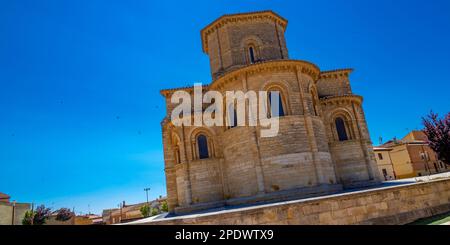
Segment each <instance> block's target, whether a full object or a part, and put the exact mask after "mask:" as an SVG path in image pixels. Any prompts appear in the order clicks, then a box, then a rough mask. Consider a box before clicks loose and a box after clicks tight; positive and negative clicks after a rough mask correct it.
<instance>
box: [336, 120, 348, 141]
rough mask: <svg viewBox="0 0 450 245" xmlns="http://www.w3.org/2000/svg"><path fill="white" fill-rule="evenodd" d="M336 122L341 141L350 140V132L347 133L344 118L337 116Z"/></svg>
mask: <svg viewBox="0 0 450 245" xmlns="http://www.w3.org/2000/svg"><path fill="white" fill-rule="evenodd" d="M335 124H336V132H337V134H338V139H339V141H346V140H348V134H347V130H346V129H345V122H344V119H342V118H340V117H338V118H336V120H335Z"/></svg>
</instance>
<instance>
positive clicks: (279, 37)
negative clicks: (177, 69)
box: [201, 11, 289, 80]
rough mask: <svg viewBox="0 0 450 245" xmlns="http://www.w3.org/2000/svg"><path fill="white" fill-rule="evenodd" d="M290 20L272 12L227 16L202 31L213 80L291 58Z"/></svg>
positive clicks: (204, 50)
mask: <svg viewBox="0 0 450 245" xmlns="http://www.w3.org/2000/svg"><path fill="white" fill-rule="evenodd" d="M286 27H287V20H285V19H284V18H282V17H280V16H279V15H277V14H275V13H274V12H272V11H265V12H259V13H258V12H257V13H246V14H236V15H224V16H222V17H220V18H219V19H217V20H216V21H214V22H212V23H211V24H209V25H208V26H207V27H205V28H204V29H203V30H202V31H201V36H202V44H203V52H205V53H206V54H208V55H209V59H210V66H211V75H212V78H213V80H216V79H217V78H218V77H220V76H222V75H224V74H225V73H227V72H229V71H233V70H236V69H239V68H241V67H243V66H246V65H249V64H254V63H259V62H264V61H270V60H283V59H288V58H289V56H288V50H287V48H286V41H285V38H284V32H285V30H286Z"/></svg>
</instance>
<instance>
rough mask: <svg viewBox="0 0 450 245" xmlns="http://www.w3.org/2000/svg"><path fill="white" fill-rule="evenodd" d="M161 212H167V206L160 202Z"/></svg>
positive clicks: (165, 203)
mask: <svg viewBox="0 0 450 245" xmlns="http://www.w3.org/2000/svg"><path fill="white" fill-rule="evenodd" d="M161 211H163V212H169V206H168V205H167V202H166V201H164V202H162V204H161Z"/></svg>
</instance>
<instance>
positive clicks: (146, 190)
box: [144, 188, 150, 205]
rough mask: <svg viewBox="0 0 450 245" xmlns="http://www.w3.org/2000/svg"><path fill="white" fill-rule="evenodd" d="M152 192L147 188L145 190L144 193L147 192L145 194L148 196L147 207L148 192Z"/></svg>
mask: <svg viewBox="0 0 450 245" xmlns="http://www.w3.org/2000/svg"><path fill="white" fill-rule="evenodd" d="M149 190H150V188H145V189H144V191H145V194H146V196H147V205H148V191H149Z"/></svg>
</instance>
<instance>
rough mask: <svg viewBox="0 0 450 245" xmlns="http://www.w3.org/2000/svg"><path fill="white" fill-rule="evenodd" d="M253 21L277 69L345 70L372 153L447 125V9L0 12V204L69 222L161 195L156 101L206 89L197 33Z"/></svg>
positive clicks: (79, 7)
mask: <svg viewBox="0 0 450 245" xmlns="http://www.w3.org/2000/svg"><path fill="white" fill-rule="evenodd" d="M266 9H272V10H274V11H276V12H277V13H279V14H280V15H282V16H284V17H285V18H287V19H288V20H289V26H288V29H287V33H286V38H287V44H288V48H289V53H290V57H291V58H294V59H303V60H308V61H311V62H313V63H315V64H317V65H319V66H320V67H321V68H322V69H323V70H326V69H335V68H344V67H352V68H355V72H354V73H353V75H352V77H351V80H352V86H353V90H354V92H355V93H357V94H360V95H363V96H364V98H365V101H364V108H365V111H366V117H367V121H368V124H369V128H370V133H371V136H372V139H373V141H374V143H378V138H379V137H380V136H382V137H383V139H385V140H387V139H389V138H392V137H394V136H397V137H402V136H403V135H405V134H406V133H407V129H415V128H420V127H421V121H420V118H421V116H423V115H425V114H427V113H428V112H429V111H430V110H431V109H433V110H434V111H436V112H438V113H441V114H442V113H446V112H448V111H449V109H450V108H449V107H450V98H449V91H450V85H449V84H450V73H449V71H450V47H449V46H450V45H449V44H450V2H449V1H448V0H441V1H437V0H430V1H411V0H408V1H406V0H396V1H392V0H381V1H360V0H354V1H350V0H347V1H345V0H341V1H337V0H328V1H325V0H319V1H298V0H292V1H287V0H277V1H273V0H214V1H211V0H208V1H206V0H205V1H170V0H168V1H152V0H133V1H111V0H104V1H101V0H76V1H75V0H73V1H59V0H54V1H50V0H41V1H34V0H21V1H7V0H2V1H0V85H1V87H0V192H5V193H8V194H10V195H11V196H12V198H13V199H16V200H18V201H20V202H35V203H38V204H40V203H44V204H46V205H48V206H51V207H54V208H58V207H62V206H66V207H70V208H72V207H75V209H76V211H77V212H79V211H82V212H87V211H88V205H89V206H90V209H91V211H94V212H100V211H101V210H102V209H103V208H110V207H116V206H117V204H118V203H119V202H120V201H122V200H126V201H127V202H129V203H135V202H141V201H145V193H144V191H143V188H145V187H151V188H152V190H151V197H157V196H158V195H165V178H164V171H163V155H162V143H161V141H162V140H161V128H160V121H161V120H162V118H163V117H164V114H165V110H164V101H163V98H162V97H161V96H160V95H159V90H160V89H163V88H171V87H178V86H185V85H191V84H193V83H194V82H203V83H209V82H210V75H209V74H210V73H209V62H208V57H207V56H206V55H204V54H203V53H202V50H201V42H200V34H199V31H200V30H201V29H202V28H203V27H204V26H206V25H207V24H208V23H210V22H211V21H213V20H214V19H215V18H217V17H219V16H221V15H223V14H226V13H236V12H247V11H257V10H266Z"/></svg>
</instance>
